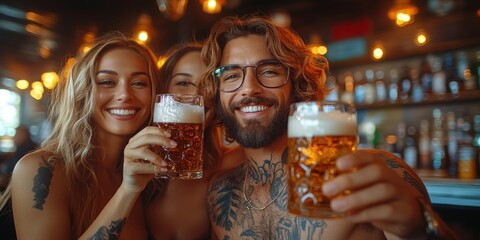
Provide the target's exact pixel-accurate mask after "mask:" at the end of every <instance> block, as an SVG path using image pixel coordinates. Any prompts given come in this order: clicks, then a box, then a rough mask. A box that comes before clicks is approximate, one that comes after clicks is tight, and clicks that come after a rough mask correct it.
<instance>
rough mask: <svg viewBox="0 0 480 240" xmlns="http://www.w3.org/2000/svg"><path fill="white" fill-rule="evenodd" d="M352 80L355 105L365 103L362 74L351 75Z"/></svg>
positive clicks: (358, 72) (357, 72)
mask: <svg viewBox="0 0 480 240" xmlns="http://www.w3.org/2000/svg"><path fill="white" fill-rule="evenodd" d="M353 80H354V85H355V92H354V93H355V103H356V104H363V103H365V91H366V90H365V80H364V78H363V74H362V72H360V71H356V72H354V73H353Z"/></svg>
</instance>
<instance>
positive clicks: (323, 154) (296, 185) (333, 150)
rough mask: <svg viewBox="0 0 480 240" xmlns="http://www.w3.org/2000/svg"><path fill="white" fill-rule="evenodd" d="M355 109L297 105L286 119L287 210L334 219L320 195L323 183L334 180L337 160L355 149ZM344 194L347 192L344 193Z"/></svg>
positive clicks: (333, 104)
mask: <svg viewBox="0 0 480 240" xmlns="http://www.w3.org/2000/svg"><path fill="white" fill-rule="evenodd" d="M357 142H358V138H357V118H356V111H355V109H354V107H353V106H352V105H350V104H346V103H336V102H322V103H320V102H300V103H294V104H292V105H291V106H290V116H289V119H288V174H289V175H288V211H289V212H290V213H293V214H296V215H300V216H303V217H310V218H336V217H341V216H342V214H341V213H337V212H334V211H333V210H332V209H331V208H330V199H329V198H327V197H325V196H324V195H323V194H322V184H323V183H324V182H325V181H327V180H330V179H332V178H335V176H336V175H337V173H338V171H337V169H336V167H335V161H336V159H337V158H338V157H340V156H342V155H345V154H348V153H351V152H353V151H355V150H356V149H357ZM345 194H347V193H345Z"/></svg>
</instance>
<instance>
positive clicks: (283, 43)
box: [201, 14, 328, 104]
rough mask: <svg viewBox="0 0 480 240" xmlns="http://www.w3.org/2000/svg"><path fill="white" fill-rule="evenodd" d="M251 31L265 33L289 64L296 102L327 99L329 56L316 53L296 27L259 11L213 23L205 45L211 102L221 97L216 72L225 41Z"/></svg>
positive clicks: (206, 83)
mask: <svg viewBox="0 0 480 240" xmlns="http://www.w3.org/2000/svg"><path fill="white" fill-rule="evenodd" d="M251 34H254V35H260V36H263V37H265V39H266V41H267V47H268V50H269V51H270V52H271V54H272V55H273V56H274V58H276V59H277V60H279V61H280V62H282V63H283V64H284V65H285V66H287V67H288V69H289V72H290V80H291V81H292V86H293V87H292V95H291V96H292V99H291V101H292V102H299V101H321V100H323V98H324V96H325V95H326V94H327V93H328V89H327V88H326V86H325V82H326V71H327V69H328V62H327V60H326V59H325V58H324V57H321V56H320V57H319V56H315V55H314V54H313V53H312V52H311V51H310V50H309V49H308V48H307V47H306V46H305V43H304V42H303V40H302V39H301V38H300V36H299V35H298V34H297V33H296V32H295V31H294V30H293V29H291V28H286V27H280V26H276V25H275V24H274V23H273V22H272V21H271V19H270V18H268V17H266V16H263V15H258V14H257V15H247V16H244V17H232V16H229V17H225V18H223V19H221V20H220V21H218V22H217V23H216V24H215V25H214V26H213V27H212V29H211V31H210V35H209V37H208V39H207V41H206V44H205V45H204V47H203V48H202V57H203V59H204V61H205V62H206V63H207V72H206V73H205V75H204V76H203V78H202V82H201V86H202V87H203V89H204V91H205V94H204V96H205V100H206V101H207V102H209V104H210V103H214V102H217V100H218V97H219V89H218V83H217V82H216V81H215V79H214V77H213V75H212V72H213V70H214V69H215V68H216V67H218V66H219V65H220V59H221V55H222V51H223V49H224V47H225V45H226V44H227V43H228V42H229V41H230V40H232V39H236V38H239V37H243V36H247V35H251Z"/></svg>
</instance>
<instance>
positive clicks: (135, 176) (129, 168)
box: [122, 126, 176, 192]
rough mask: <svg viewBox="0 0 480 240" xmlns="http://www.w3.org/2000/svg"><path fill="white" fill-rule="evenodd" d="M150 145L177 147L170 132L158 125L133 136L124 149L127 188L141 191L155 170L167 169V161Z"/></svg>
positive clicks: (124, 181)
mask: <svg viewBox="0 0 480 240" xmlns="http://www.w3.org/2000/svg"><path fill="white" fill-rule="evenodd" d="M150 145H161V146H165V147H175V146H176V143H175V142H174V141H172V140H171V139H170V133H169V132H167V131H166V130H163V129H161V128H158V127H153V126H148V127H146V128H144V129H143V130H142V131H140V132H139V133H137V134H136V135H135V136H133V137H132V138H131V139H130V141H129V142H128V144H127V146H126V147H125V150H124V162H123V182H122V184H123V185H125V187H126V188H127V189H130V190H131V191H134V192H141V191H143V189H144V188H145V186H146V185H147V183H148V182H149V181H150V180H151V179H152V177H153V175H154V173H155V170H154V166H156V167H157V171H166V168H165V167H166V166H167V163H166V162H165V160H163V159H162V158H161V157H160V156H158V155H157V154H155V153H154V152H153V151H152V150H151V149H150Z"/></svg>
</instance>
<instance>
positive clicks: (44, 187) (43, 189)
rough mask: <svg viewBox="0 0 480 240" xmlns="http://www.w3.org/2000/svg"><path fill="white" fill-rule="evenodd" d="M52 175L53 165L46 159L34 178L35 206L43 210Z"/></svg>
mask: <svg viewBox="0 0 480 240" xmlns="http://www.w3.org/2000/svg"><path fill="white" fill-rule="evenodd" d="M52 177H53V166H52V165H50V164H49V163H48V162H47V161H45V160H44V161H43V163H42V164H41V165H40V167H39V168H38V171H37V175H36V176H35V177H34V178H33V188H32V191H33V193H34V197H33V201H34V204H33V207H34V208H37V209H40V210H43V204H44V203H45V199H47V196H48V192H49V189H50V182H51V181H52Z"/></svg>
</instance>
